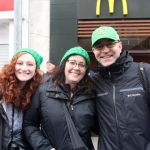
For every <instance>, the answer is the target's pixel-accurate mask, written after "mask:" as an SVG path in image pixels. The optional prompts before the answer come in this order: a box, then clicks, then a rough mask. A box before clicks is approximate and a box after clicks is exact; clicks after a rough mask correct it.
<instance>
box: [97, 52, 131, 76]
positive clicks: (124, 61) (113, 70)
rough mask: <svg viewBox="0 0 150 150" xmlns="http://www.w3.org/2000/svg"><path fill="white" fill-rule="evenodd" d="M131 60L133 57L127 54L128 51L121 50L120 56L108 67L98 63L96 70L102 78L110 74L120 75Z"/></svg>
mask: <svg viewBox="0 0 150 150" xmlns="http://www.w3.org/2000/svg"><path fill="white" fill-rule="evenodd" d="M132 62H133V58H132V57H131V56H130V55H129V53H128V51H125V50H122V53H121V55H120V57H119V58H118V59H117V60H116V62H115V63H114V64H112V65H110V66H109V67H104V66H102V65H101V64H100V63H98V71H99V74H100V75H101V76H102V77H104V78H108V77H110V74H111V75H112V76H116V75H121V74H123V73H124V71H126V70H127V69H128V68H129V67H130V65H131V63H132Z"/></svg>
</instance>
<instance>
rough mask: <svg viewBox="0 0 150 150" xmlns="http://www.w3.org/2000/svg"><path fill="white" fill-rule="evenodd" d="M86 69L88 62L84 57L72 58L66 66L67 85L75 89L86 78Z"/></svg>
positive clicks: (75, 56)
mask: <svg viewBox="0 0 150 150" xmlns="http://www.w3.org/2000/svg"><path fill="white" fill-rule="evenodd" d="M86 69H87V65H86V61H85V59H84V58H83V57H82V56H80V55H73V56H70V57H69V58H68V60H67V61H66V64H65V83H66V84H70V85H71V87H75V86H76V85H77V84H78V83H79V82H80V81H81V80H82V78H83V77H84V75H85V73H86Z"/></svg>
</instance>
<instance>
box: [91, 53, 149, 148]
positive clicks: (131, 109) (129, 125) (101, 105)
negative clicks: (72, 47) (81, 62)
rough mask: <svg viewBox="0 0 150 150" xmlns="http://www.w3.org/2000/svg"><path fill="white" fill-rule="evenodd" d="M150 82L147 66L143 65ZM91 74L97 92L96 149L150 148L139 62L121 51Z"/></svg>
mask: <svg viewBox="0 0 150 150" xmlns="http://www.w3.org/2000/svg"><path fill="white" fill-rule="evenodd" d="M143 66H144V68H145V72H146V76H147V79H148V82H149V83H148V84H149V85H150V65H149V64H143ZM98 70H99V74H97V75H95V76H94V77H92V79H93V81H94V83H95V87H96V91H97V101H96V106H97V112H98V121H99V125H100V133H99V137H100V139H99V150H150V149H149V148H148V144H149V143H150V107H149V106H148V104H147V99H146V95H145V91H144V90H143V86H142V83H141V81H140V78H139V73H138V63H135V62H133V59H132V57H131V56H130V55H129V54H128V52H126V51H123V53H122V54H121V56H120V57H119V58H118V59H117V61H116V63H114V64H113V65H111V66H110V67H109V68H105V67H103V66H101V65H100V64H99V67H98Z"/></svg>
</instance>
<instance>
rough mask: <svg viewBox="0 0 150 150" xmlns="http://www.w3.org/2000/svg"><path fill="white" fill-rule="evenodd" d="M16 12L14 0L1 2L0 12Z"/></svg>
mask: <svg viewBox="0 0 150 150" xmlns="http://www.w3.org/2000/svg"><path fill="white" fill-rule="evenodd" d="M10 10H14V0H0V11H10Z"/></svg>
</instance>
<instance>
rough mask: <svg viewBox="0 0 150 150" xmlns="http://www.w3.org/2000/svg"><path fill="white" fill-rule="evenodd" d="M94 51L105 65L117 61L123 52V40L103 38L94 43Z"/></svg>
mask: <svg viewBox="0 0 150 150" xmlns="http://www.w3.org/2000/svg"><path fill="white" fill-rule="evenodd" d="M92 51H93V53H94V55H95V58H96V59H97V61H98V62H99V63H100V64H101V65H103V66H104V67H108V66H110V65H111V64H113V63H115V62H116V60H117V58H118V57H120V53H121V52H122V42H119V41H114V40H111V39H101V40H99V41H97V42H96V43H95V44H94V47H93V48H92Z"/></svg>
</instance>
